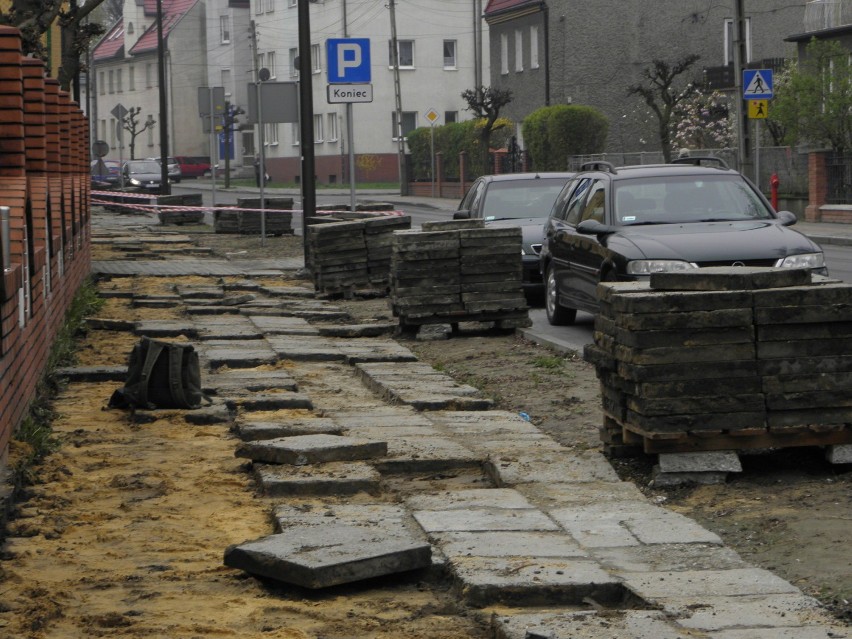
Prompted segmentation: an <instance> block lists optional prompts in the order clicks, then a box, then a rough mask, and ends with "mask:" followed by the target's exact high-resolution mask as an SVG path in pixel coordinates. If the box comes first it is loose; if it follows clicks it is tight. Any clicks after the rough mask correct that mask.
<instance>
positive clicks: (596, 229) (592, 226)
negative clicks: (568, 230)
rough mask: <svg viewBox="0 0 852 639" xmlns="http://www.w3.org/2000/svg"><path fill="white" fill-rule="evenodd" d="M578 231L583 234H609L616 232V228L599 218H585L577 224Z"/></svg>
mask: <svg viewBox="0 0 852 639" xmlns="http://www.w3.org/2000/svg"><path fill="white" fill-rule="evenodd" d="M577 233H580V234H581V235H609V234H610V233H615V229H614V228H612V227H611V226H607V225H606V224H601V223H600V222H598V221H597V220H583V221H582V222H580V223H579V224H578V225H577Z"/></svg>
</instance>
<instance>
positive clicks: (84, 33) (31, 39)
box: [0, 0, 105, 91]
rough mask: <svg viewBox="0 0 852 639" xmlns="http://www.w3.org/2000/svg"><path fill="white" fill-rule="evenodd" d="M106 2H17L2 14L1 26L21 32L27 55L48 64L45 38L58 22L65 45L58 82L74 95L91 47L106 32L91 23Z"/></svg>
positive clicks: (30, 0) (42, 0)
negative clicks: (80, 3)
mask: <svg viewBox="0 0 852 639" xmlns="http://www.w3.org/2000/svg"><path fill="white" fill-rule="evenodd" d="M104 1H105V0H86V2H84V3H83V4H82V5H80V6H78V5H77V2H76V1H75V0H71V2H70V3H68V2H66V0H13V2H12V7H11V9H10V10H8V11H6V12H2V11H0V23H2V24H6V25H10V26H13V27H17V28H18V29H20V30H21V34H22V36H23V52H24V55H30V54H32V55H33V56H35V57H38V58H41V59H42V60H45V61H46V60H47V51H46V49H45V46H44V38H43V36H44V35H45V34H46V33H47V32H48V30H49V29H50V27H51V25H52V24H53V23H54V22H56V23H57V24H58V25H59V29H60V32H61V41H62V45H61V47H62V62H61V66H60V68H59V74H58V78H57V79H58V80H59V85H60V86H61V87H62V89H64V90H65V91H70V90H71V85H72V82H73V81H74V80H75V78H77V76H78V74H79V72H80V70H81V68H83V66H84V65H83V63H82V60H83V58H84V56H85V53H86V52H87V51H88V48H89V43H90V42H91V41H92V40H93V39H94V38H96V37H98V36H99V35H101V34H103V32H104V28H103V27H102V26H101V25H100V24H96V23H93V22H90V21H89V20H88V18H89V16H90V15H91V13H92V11H94V10H95V9H96V8H98V7H99V6H100V5H101V4H103V2H104Z"/></svg>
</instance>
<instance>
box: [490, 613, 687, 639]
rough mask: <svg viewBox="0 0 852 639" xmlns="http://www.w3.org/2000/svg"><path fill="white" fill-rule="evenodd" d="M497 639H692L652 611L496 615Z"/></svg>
mask: <svg viewBox="0 0 852 639" xmlns="http://www.w3.org/2000/svg"><path fill="white" fill-rule="evenodd" d="M492 626H493V628H494V633H495V634H494V636H495V639H616V638H617V639H690V638H691V637H693V636H694V635H692V634H690V633H688V632H686V631H682V630H679V629H677V628H676V627H675V626H673V625H672V624H671V623H670V622H669V621H668V620H667V619H666V616H665V615H664V614H663V613H661V612H658V611H653V610H625V611H610V610H607V611H604V612H594V611H581V612H580V611H578V612H564V611H552V612H548V611H543V612H533V613H519V614H512V615H505V614H495V615H494V617H493V619H492Z"/></svg>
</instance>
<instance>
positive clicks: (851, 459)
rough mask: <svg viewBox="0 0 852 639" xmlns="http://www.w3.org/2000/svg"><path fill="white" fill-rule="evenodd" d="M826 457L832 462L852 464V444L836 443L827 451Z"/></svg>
mask: <svg viewBox="0 0 852 639" xmlns="http://www.w3.org/2000/svg"><path fill="white" fill-rule="evenodd" d="M826 459H827V460H828V461H829V463H831V464H852V444H835V445H834V446H829V447H828V449H827V451H826Z"/></svg>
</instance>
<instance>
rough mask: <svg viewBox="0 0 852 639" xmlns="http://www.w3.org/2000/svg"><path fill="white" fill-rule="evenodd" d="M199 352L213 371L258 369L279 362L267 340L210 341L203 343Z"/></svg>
mask: <svg viewBox="0 0 852 639" xmlns="http://www.w3.org/2000/svg"><path fill="white" fill-rule="evenodd" d="M198 350H199V351H200V353H201V356H202V359H203V360H204V361H206V362H207V363H208V366H209V367H210V368H212V369H216V368H219V367H221V366H227V367H228V368H256V367H258V366H263V365H264V364H274V363H275V362H276V361H278V358H277V357H276V355H275V352H274V351H273V350H272V349H271V348H270V347H269V344H267V343H266V341H265V340H246V341H245V342H237V341H233V340H208V341H205V342H202V343H201V344H200V345H199V347H198Z"/></svg>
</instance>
